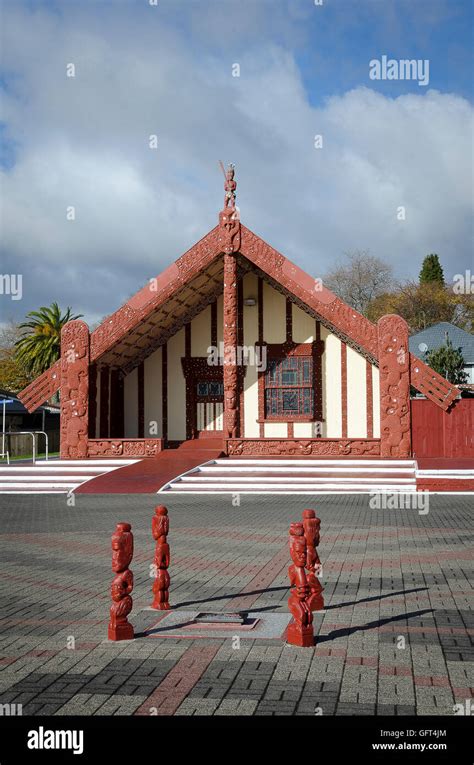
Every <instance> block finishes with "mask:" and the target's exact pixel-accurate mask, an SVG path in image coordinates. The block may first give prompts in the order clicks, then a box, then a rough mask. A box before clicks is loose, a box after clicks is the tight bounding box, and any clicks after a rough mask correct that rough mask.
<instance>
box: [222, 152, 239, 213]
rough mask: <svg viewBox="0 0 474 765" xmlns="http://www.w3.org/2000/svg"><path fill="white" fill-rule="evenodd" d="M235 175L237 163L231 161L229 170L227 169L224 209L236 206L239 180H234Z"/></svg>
mask: <svg viewBox="0 0 474 765" xmlns="http://www.w3.org/2000/svg"><path fill="white" fill-rule="evenodd" d="M234 175H235V165H233V164H232V162H231V163H230V164H229V165H228V167H227V170H226V171H225V183H224V190H225V197H224V209H226V208H227V207H235V197H236V189H237V182H236V181H235V180H234Z"/></svg>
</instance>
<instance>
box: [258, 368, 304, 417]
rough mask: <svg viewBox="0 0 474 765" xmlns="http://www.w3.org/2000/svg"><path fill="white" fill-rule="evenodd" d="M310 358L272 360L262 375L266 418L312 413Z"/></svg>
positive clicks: (302, 415) (301, 415)
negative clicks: (263, 377)
mask: <svg viewBox="0 0 474 765" xmlns="http://www.w3.org/2000/svg"><path fill="white" fill-rule="evenodd" d="M313 401H314V393H313V359H312V357H311V356H289V357H287V358H284V359H271V360H270V361H269V363H268V369H267V372H266V374H265V417H272V418H275V417H278V416H281V417H288V416H290V417H298V416H300V417H312V416H313V408H314V407H313Z"/></svg>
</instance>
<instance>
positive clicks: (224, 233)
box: [219, 162, 240, 254]
mask: <svg viewBox="0 0 474 765" xmlns="http://www.w3.org/2000/svg"><path fill="white" fill-rule="evenodd" d="M220 166H221V168H222V172H223V173H224V176H225V182H224V192H225V193H224V209H223V210H222V211H221V212H220V213H219V244H220V247H221V250H222V252H225V253H227V254H231V253H234V252H238V250H239V248H240V217H239V211H238V209H237V207H236V204H235V198H236V189H237V182H236V181H235V178H234V175H235V167H234V165H233V164H232V163H231V164H229V166H228V168H227V170H224V165H223V164H222V162H221V163H220Z"/></svg>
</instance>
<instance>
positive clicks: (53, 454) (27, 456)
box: [4, 452, 59, 462]
mask: <svg viewBox="0 0 474 765" xmlns="http://www.w3.org/2000/svg"><path fill="white" fill-rule="evenodd" d="M41 457H44V453H43V454H37V455H36V459H37V460H38V459H40V458H41ZM48 457H59V452H49V454H48ZM4 459H5V461H6V457H4ZM31 459H33V454H17V455H15V457H12V456H11V455H10V462H16V461H17V460H31Z"/></svg>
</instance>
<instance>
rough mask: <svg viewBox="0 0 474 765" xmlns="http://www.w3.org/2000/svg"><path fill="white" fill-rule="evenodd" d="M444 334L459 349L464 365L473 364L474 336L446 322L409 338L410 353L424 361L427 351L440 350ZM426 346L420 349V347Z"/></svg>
mask: <svg viewBox="0 0 474 765" xmlns="http://www.w3.org/2000/svg"><path fill="white" fill-rule="evenodd" d="M446 332H447V333H448V336H449V339H450V341H451V343H452V344H453V347H454V348H460V349H461V352H462V355H463V356H464V361H465V362H466V364H474V335H471V334H470V333H469V332H466V331H465V330H464V329H460V328H459V327H456V326H455V325H454V324H450V323H449V322H448V321H440V322H439V323H438V324H433V326H432V327H427V328H426V329H422V330H421V332H417V333H416V334H414V335H412V336H411V337H410V351H411V353H413V354H414V355H415V356H418V358H419V359H422V360H423V359H424V357H425V354H426V353H427V352H428V351H433V350H436V349H437V348H440V347H441V346H442V345H444V344H445V342H446ZM423 344H425V345H427V346H428V347H427V348H426V349H423V350H422V349H421V348H420V345H423Z"/></svg>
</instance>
